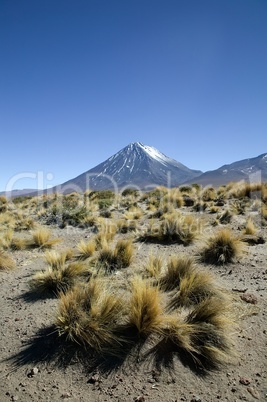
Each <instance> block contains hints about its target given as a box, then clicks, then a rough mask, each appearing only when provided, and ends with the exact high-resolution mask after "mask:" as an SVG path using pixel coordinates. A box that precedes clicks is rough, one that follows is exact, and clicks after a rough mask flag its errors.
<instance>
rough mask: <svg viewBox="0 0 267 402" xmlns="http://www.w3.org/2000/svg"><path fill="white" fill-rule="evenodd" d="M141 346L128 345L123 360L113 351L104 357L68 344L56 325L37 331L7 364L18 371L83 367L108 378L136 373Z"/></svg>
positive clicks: (83, 347) (77, 345) (107, 352)
mask: <svg viewBox="0 0 267 402" xmlns="http://www.w3.org/2000/svg"><path fill="white" fill-rule="evenodd" d="M142 345H143V342H142V341H140V342H138V343H135V342H133V343H128V347H125V349H124V353H123V354H122V355H121V356H120V357H118V356H116V355H114V354H113V353H112V350H110V353H109V351H108V350H104V351H103V354H100V353H96V352H95V351H94V350H92V349H90V348H89V347H88V348H87V347H86V346H85V345H80V344H78V343H75V342H71V341H69V340H68V339H66V337H65V336H59V334H58V331H57V328H56V327H55V325H51V326H49V327H46V328H42V329H40V330H38V331H37V333H36V334H35V335H34V337H33V338H31V339H29V340H28V341H27V343H26V345H25V347H24V348H23V349H22V350H20V351H19V352H18V353H16V354H14V355H13V356H11V357H9V358H8V359H6V360H5V361H6V362H10V363H11V364H12V365H13V366H14V367H15V368H17V367H21V366H25V365H37V364H39V365H40V364H42V363H46V364H47V363H48V364H50V365H51V366H55V367H58V368H67V367H68V366H69V365H73V364H81V365H82V366H83V368H84V369H85V371H86V373H87V374H88V375H90V374H91V373H94V372H98V373H99V374H101V375H107V374H111V373H112V372H116V371H118V370H120V369H121V370H124V369H125V370H127V371H129V369H131V371H134V370H135V369H137V363H138V361H139V353H140V349H141V347H142Z"/></svg>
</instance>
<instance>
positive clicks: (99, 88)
mask: <svg viewBox="0 0 267 402" xmlns="http://www.w3.org/2000/svg"><path fill="white" fill-rule="evenodd" d="M266 134H267V0H23V1H22V0H0V138H1V144H0V146H1V147H0V158H1V171H0V190H5V188H6V185H7V183H10V180H12V178H14V177H15V178H16V179H15V181H14V186H15V187H16V188H25V187H27V188H35V187H36V179H35V177H36V174H37V172H43V175H44V178H45V180H44V182H43V184H44V185H43V187H47V186H48V185H56V184H59V183H63V182H64V181H66V180H68V179H71V178H73V177H76V176H77V175H79V174H81V173H83V172H85V171H87V170H89V169H91V168H92V167H94V166H96V165H97V164H98V163H101V162H103V161H104V160H105V159H107V158H108V157H109V156H111V155H112V154H114V153H116V152H117V151H119V150H120V149H121V148H123V147H124V146H126V145H128V144H129V143H130V142H135V141H140V142H143V143H144V144H146V145H151V146H154V147H156V148H157V149H159V150H160V151H161V152H163V153H165V154H166V155H167V156H170V157H172V158H174V159H176V160H178V161H179V162H182V163H184V164H185V165H186V166H188V167H189V168H191V169H200V170H203V171H206V170H212V169H216V168H218V167H220V166H221V165H223V164H225V163H231V162H234V161H236V160H240V159H245V158H249V157H254V156H258V155H259V154H261V153H264V152H267V139H266V138H267V135H266ZM27 175H28V176H29V179H27V180H26V179H22V177H26V176H27ZM40 175H41V173H39V183H40V180H41V179H40V177H41V176H40ZM20 177H21V179H20V180H19V178H20ZM46 179H47V180H46Z"/></svg>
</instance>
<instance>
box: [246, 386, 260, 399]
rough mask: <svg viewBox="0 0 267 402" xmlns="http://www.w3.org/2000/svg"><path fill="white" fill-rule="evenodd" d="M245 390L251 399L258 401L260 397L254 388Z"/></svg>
mask: <svg viewBox="0 0 267 402" xmlns="http://www.w3.org/2000/svg"><path fill="white" fill-rule="evenodd" d="M247 390H248V392H249V393H250V394H251V395H252V396H253V398H255V399H260V395H259V393H258V391H257V390H256V389H255V388H252V387H248V388H247Z"/></svg>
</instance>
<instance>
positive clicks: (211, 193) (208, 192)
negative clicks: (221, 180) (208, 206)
mask: <svg viewBox="0 0 267 402" xmlns="http://www.w3.org/2000/svg"><path fill="white" fill-rule="evenodd" d="M216 196H217V194H216V191H215V189H214V188H212V187H208V188H205V189H203V191H202V194H201V198H202V200H203V201H205V202H207V201H213V200H215V198H216Z"/></svg>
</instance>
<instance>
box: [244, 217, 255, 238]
mask: <svg viewBox="0 0 267 402" xmlns="http://www.w3.org/2000/svg"><path fill="white" fill-rule="evenodd" d="M256 231H257V229H256V228H255V225H254V222H253V220H252V219H251V218H248V220H247V222H246V227H245V229H244V231H243V233H244V234H246V235H254V234H255V233H256Z"/></svg>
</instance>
